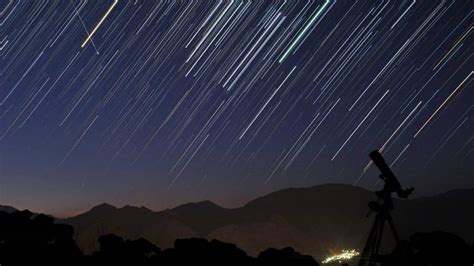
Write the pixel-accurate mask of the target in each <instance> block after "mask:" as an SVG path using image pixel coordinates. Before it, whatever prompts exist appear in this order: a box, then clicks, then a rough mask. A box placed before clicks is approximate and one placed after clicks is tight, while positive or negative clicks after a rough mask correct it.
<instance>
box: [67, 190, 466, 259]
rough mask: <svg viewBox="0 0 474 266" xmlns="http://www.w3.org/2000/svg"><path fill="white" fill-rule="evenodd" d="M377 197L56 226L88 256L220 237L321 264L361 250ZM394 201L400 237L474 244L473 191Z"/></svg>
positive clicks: (190, 209) (99, 211) (268, 199)
mask: <svg viewBox="0 0 474 266" xmlns="http://www.w3.org/2000/svg"><path fill="white" fill-rule="evenodd" d="M374 199H375V195H374V194H373V192H371V191H368V190H365V189H362V188H359V187H355V186H350V185H342V184H327V185H319V186H314V187H308V188H289V189H284V190H281V191H277V192H273V193H270V194H268V195H266V196H263V197H260V198H257V199H255V200H252V201H250V202H248V203H247V204H245V205H244V206H242V207H240V208H235V209H226V208H223V207H220V206H218V205H216V204H214V203H212V202H210V201H202V202H197V203H188V204H184V205H181V206H178V207H176V208H173V209H166V210H163V211H159V212H154V211H152V210H149V209H147V208H144V207H131V206H125V207H122V208H116V207H114V206H112V205H109V204H101V205H98V206H96V207H94V208H92V209H91V210H89V211H88V212H85V213H83V214H80V215H78V216H75V217H71V218H67V219H60V220H58V221H59V222H61V223H66V224H70V225H72V226H74V228H75V239H76V241H77V243H78V245H79V247H80V248H81V249H82V250H83V251H84V252H85V253H86V254H91V253H92V252H93V251H95V250H98V248H99V246H98V243H97V238H98V237H99V236H101V235H104V234H117V235H120V236H122V237H124V238H126V239H138V238H140V237H143V238H145V239H147V240H149V241H150V242H152V243H154V244H156V245H158V246H159V247H161V248H165V249H166V248H170V247H173V245H174V242H175V239H180V238H193V237H198V238H206V239H218V240H220V241H223V242H230V243H235V244H236V245H237V246H238V247H239V248H241V249H243V250H244V251H245V252H247V254H249V255H251V256H258V255H259V254H260V252H261V251H263V250H266V249H267V248H268V247H273V248H277V249H283V248H285V247H288V246H291V247H293V248H295V250H298V251H299V252H301V253H302V254H309V255H312V256H313V257H315V258H316V259H317V260H320V259H321V258H322V257H324V256H326V255H328V252H329V251H330V250H341V249H347V248H355V249H358V250H361V249H362V247H363V245H364V243H365V240H366V237H367V234H368V230H369V228H370V226H371V224H372V222H373V217H369V218H367V217H366V216H365V214H366V213H367V211H368V207H367V202H368V201H369V200H374ZM394 203H395V205H396V209H395V211H394V212H393V216H394V220H395V223H396V226H397V228H398V229H399V231H400V233H401V237H402V238H406V239H408V238H409V236H410V235H412V234H413V233H415V232H431V231H437V230H442V231H448V232H453V233H455V234H457V235H459V236H461V237H463V238H464V239H465V240H466V241H468V242H473V241H474V230H472V224H474V214H473V213H472V212H470V211H469V210H468V209H463V208H462V207H460V206H465V208H468V206H474V189H465V190H456V191H452V192H448V193H444V194H440V195H436V196H431V197H423V198H415V199H410V200H395V201H394ZM385 242H386V243H387V246H386V247H382V248H383V249H382V251H386V252H388V251H391V249H392V248H393V245H392V244H394V243H390V241H385Z"/></svg>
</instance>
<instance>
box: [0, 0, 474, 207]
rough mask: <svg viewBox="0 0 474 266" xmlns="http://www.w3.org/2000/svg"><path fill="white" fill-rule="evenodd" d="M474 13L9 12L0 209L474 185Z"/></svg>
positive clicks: (336, 5) (335, 8) (423, 8)
mask: <svg viewBox="0 0 474 266" xmlns="http://www.w3.org/2000/svg"><path fill="white" fill-rule="evenodd" d="M473 7H474V2H472V1H469V0H466V1H463V0H456V1H420V0H418V1H415V0H407V1H398V0H397V1H395V0H388V1H335V0H319V1H317V0H315V1H246V0H244V1H239V0H234V1H227V0H219V1H184V0H183V1H176V0H170V1H158V0H157V1H139V0H135V1H132V0H107V1H90V0H89V1H88V0H81V1H77V0H64V1H18V0H4V1H1V2H0V155H1V161H0V163H1V169H0V170H1V172H0V174H1V177H0V200H1V201H2V203H4V204H7V203H8V204H11V205H14V206H17V207H24V208H32V209H33V210H37V211H43V212H48V213H66V214H69V213H74V212H77V211H79V210H81V211H82V210H84V209H86V208H88V207H90V206H91V205H93V204H95V203H99V202H104V201H106V202H111V203H114V204H117V205H121V204H132V205H145V206H149V207H151V208H156V209H160V208H165V207H172V206H174V205H176V204H179V203H183V202H186V201H190V200H192V201H197V200H203V199H211V200H213V201H216V202H217V203H220V204H222V205H224V206H238V205H239V204H241V203H242V202H245V201H246V200H248V199H250V198H253V197H255V196H259V195H262V193H267V192H270V191H274V190H276V189H280V188H285V187H292V186H310V185H315V184H322V183H348V184H354V185H358V186H362V187H366V188H369V189H372V188H374V187H376V186H378V185H379V183H378V178H377V171H376V169H374V166H373V165H372V163H371V162H370V160H369V158H368V153H369V152H370V151H371V150H373V149H380V150H381V152H382V153H383V155H384V156H385V157H386V158H387V161H388V163H389V164H391V166H392V167H393V169H394V171H395V172H396V173H397V174H398V175H399V177H400V179H401V180H402V182H403V183H404V184H405V185H406V186H415V187H417V193H418V195H426V194H430V193H434V192H442V191H445V190H446V189H449V188H458V187H466V186H471V187H472V186H474V179H473V178H472V172H473V170H474V169H473V168H472V164H473V163H474V161H473V147H474V146H473V115H474V112H473V108H472V107H473V103H474V101H473V99H474V90H473V84H472V81H473V79H474V75H473V73H474V68H473V66H474V64H473V61H474V59H473V52H474V49H473V45H472V39H473V27H474V26H473Z"/></svg>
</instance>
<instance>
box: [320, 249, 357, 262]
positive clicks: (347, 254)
mask: <svg viewBox="0 0 474 266" xmlns="http://www.w3.org/2000/svg"><path fill="white" fill-rule="evenodd" d="M358 255H359V252H357V251H356V250H355V249H343V250H342V251H341V253H339V254H335V255H332V256H329V257H327V258H325V259H324V260H323V264H327V263H330V262H335V261H338V262H342V261H349V260H351V259H352V258H353V257H355V256H358Z"/></svg>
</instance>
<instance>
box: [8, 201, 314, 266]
mask: <svg viewBox="0 0 474 266" xmlns="http://www.w3.org/2000/svg"><path fill="white" fill-rule="evenodd" d="M73 234H74V229H73V227H72V226H70V225H66V224H55V223H54V219H53V218H51V217H49V216H46V215H43V214H39V215H36V216H35V217H33V213H31V212H30V211H28V210H25V211H16V212H12V213H8V212H4V211H0V263H1V264H2V265H3V264H21V263H35V264H37V263H60V264H65V263H68V264H69V263H74V264H76V263H80V264H96V263H114V264H122V263H133V264H141V263H147V264H150V263H151V264H159V265H163V264H206V265H207V264H217V265H223V264H233V265H235V264H238V265H241V264H253V265H268V264H280V263H284V264H287V265H314V266H317V265H318V263H317V262H316V261H315V260H314V259H313V258H312V257H311V256H305V255H301V254H300V253H298V252H296V251H294V250H293V249H292V248H290V247H287V248H284V249H281V250H277V249H273V248H271V249H268V250H266V251H263V252H262V253H261V254H260V255H259V256H258V257H256V258H254V257H250V256H248V255H247V254H246V253H245V252H244V251H242V250H241V249H239V248H238V247H237V246H236V245H234V244H230V243H224V242H221V241H218V240H212V241H208V240H206V239H202V238H190V239H176V241H175V242H174V247H173V248H168V249H165V250H161V249H160V248H159V247H157V246H156V245H153V244H152V243H151V242H149V241H148V240H146V239H144V238H139V239H135V240H128V239H127V240H125V239H123V238H122V237H120V236H117V235H114V234H107V235H103V236H100V237H99V238H98V240H97V241H98V243H99V249H98V250H97V251H95V252H94V253H93V254H92V255H83V254H82V252H81V251H80V249H79V248H78V246H77V245H76V243H75V241H74V239H73Z"/></svg>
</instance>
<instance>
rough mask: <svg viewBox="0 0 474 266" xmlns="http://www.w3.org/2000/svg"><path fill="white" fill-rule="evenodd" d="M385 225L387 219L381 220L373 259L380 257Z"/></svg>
mask: <svg viewBox="0 0 474 266" xmlns="http://www.w3.org/2000/svg"><path fill="white" fill-rule="evenodd" d="M384 224H385V219H384V218H381V219H380V225H379V232H378V235H377V240H376V242H375V247H374V249H373V250H372V256H371V257H372V259H374V258H377V257H378V255H379V249H380V243H381V242H382V235H383V227H384ZM377 259H378V258H377ZM373 265H375V262H373Z"/></svg>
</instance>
